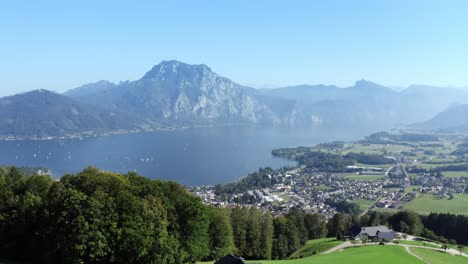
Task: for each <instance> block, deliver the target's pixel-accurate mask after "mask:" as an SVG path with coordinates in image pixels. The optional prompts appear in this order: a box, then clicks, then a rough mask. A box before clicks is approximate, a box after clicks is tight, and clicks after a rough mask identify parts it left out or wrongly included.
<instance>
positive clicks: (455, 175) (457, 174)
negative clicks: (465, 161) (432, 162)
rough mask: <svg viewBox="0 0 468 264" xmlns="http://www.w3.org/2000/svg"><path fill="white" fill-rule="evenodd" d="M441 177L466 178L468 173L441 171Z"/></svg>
mask: <svg viewBox="0 0 468 264" xmlns="http://www.w3.org/2000/svg"><path fill="white" fill-rule="evenodd" d="M442 175H444V177H447V178H460V177H468V172H466V171H443V172H442Z"/></svg>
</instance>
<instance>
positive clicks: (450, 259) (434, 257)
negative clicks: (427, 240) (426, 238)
mask: <svg viewBox="0 0 468 264" xmlns="http://www.w3.org/2000/svg"><path fill="white" fill-rule="evenodd" d="M410 250H411V252H413V253H414V254H416V255H418V256H419V257H421V258H422V259H423V260H425V261H426V262H428V263H431V264H446V263H450V264H462V263H463V264H466V263H468V258H466V257H461V256H452V255H451V254H448V253H444V252H440V251H435V250H430V249H424V248H411V249H410Z"/></svg>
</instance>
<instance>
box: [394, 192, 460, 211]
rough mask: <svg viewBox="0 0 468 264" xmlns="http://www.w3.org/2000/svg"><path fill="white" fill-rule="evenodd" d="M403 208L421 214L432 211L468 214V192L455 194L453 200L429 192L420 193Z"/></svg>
mask: <svg viewBox="0 0 468 264" xmlns="http://www.w3.org/2000/svg"><path fill="white" fill-rule="evenodd" d="M403 208H404V209H409V210H413V211H415V212H417V213H420V214H429V213H431V212H433V213H452V214H468V194H455V195H454V196H453V199H451V200H449V199H436V198H434V197H433V196H432V195H429V194H425V195H420V196H419V197H417V198H415V199H414V200H412V201H411V202H408V203H405V204H404V205H403Z"/></svg>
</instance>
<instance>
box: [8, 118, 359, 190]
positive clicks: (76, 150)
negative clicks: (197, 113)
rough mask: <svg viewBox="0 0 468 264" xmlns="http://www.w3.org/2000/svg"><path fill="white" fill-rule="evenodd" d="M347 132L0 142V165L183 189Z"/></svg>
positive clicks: (239, 130) (255, 131) (233, 130)
mask: <svg viewBox="0 0 468 264" xmlns="http://www.w3.org/2000/svg"><path fill="white" fill-rule="evenodd" d="M364 135H366V134H365V133H364V132H357V133H350V131H349V130H347V131H345V130H340V129H335V130H325V129H317V128H314V129H308V130H301V129H286V128H259V127H208V128H194V129H186V130H176V131H165V132H153V133H140V134H129V135H117V136H109V137H97V138H84V139H81V140H80V139H65V140H49V141H2V142H0V164H11V165H17V166H31V167H35V166H37V167H46V168H49V169H51V170H52V173H53V174H54V176H55V177H57V178H58V177H60V176H62V175H63V174H65V173H76V172H79V171H81V170H82V169H83V168H85V167H86V166H88V165H91V166H96V167H98V168H100V169H102V170H109V171H115V172H121V173H126V172H128V171H136V172H137V173H139V174H141V175H144V176H146V177H149V178H153V179H156V178H157V179H165V180H175V181H177V182H180V183H182V184H186V185H201V184H216V183H227V182H231V181H234V180H236V179H239V178H242V177H244V176H246V175H247V174H248V173H251V172H254V171H255V170H257V169H258V168H261V167H266V166H270V167H273V168H279V167H282V166H286V165H291V164H293V163H292V162H289V161H286V160H283V159H279V158H275V157H273V156H271V150H272V149H274V148H279V147H294V146H299V145H315V144H318V143H321V142H328V141H331V140H351V139H358V138H360V137H362V136H364Z"/></svg>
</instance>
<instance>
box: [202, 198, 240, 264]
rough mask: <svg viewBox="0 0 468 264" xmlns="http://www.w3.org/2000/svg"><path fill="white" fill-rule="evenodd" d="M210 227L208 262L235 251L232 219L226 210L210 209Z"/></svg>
mask: <svg viewBox="0 0 468 264" xmlns="http://www.w3.org/2000/svg"><path fill="white" fill-rule="evenodd" d="M208 212H209V213H208V214H209V219H210V225H209V227H208V235H209V255H208V257H207V259H208V260H213V259H219V258H221V257H223V256H225V255H227V254H228V253H231V252H232V250H233V249H234V238H233V234H232V226H231V219H230V216H229V211H228V210H226V209H221V208H215V207H209V208H208Z"/></svg>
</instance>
